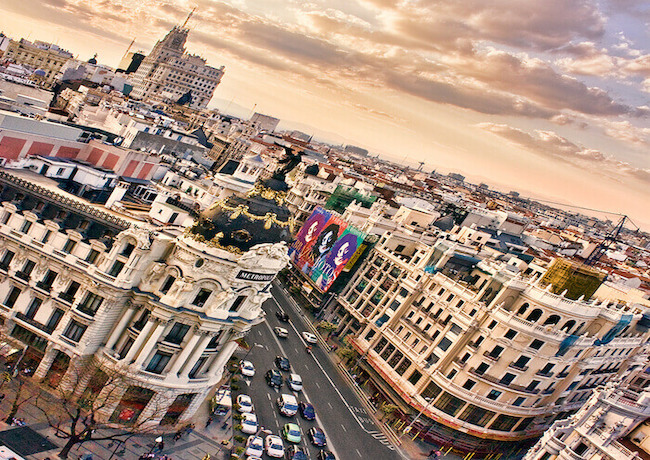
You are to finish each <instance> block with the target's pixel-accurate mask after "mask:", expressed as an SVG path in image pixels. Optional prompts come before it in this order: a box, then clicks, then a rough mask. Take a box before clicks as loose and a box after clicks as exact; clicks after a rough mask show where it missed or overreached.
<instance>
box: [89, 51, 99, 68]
mask: <svg viewBox="0 0 650 460" xmlns="http://www.w3.org/2000/svg"><path fill="white" fill-rule="evenodd" d="M88 64H95V65H97V53H95V55H94V56H93V57H91V58H90V59H88Z"/></svg>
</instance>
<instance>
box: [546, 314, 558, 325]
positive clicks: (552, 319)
mask: <svg viewBox="0 0 650 460" xmlns="http://www.w3.org/2000/svg"><path fill="white" fill-rule="evenodd" d="M559 322H560V317H559V316H558V315H551V316H549V317H548V318H546V321H544V324H543V326H549V325H550V326H553V325H555V324H557V323H559Z"/></svg>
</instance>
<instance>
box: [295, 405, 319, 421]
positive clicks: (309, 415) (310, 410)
mask: <svg viewBox="0 0 650 460" xmlns="http://www.w3.org/2000/svg"><path fill="white" fill-rule="evenodd" d="M298 411H299V412H300V416H301V417H302V418H304V419H305V420H314V419H315V418H316V411H315V410H314V406H312V405H311V404H309V403H306V402H301V403H300V404H298Z"/></svg>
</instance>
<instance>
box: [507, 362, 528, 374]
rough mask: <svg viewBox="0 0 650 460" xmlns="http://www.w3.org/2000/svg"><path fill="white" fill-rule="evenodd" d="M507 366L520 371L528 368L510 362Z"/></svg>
mask: <svg viewBox="0 0 650 460" xmlns="http://www.w3.org/2000/svg"><path fill="white" fill-rule="evenodd" d="M508 367H510V368H512V369H516V370H518V371H522V372H526V371H527V370H528V366H520V365H518V364H517V363H510V364H508Z"/></svg>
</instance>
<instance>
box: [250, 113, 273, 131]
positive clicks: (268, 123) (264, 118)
mask: <svg viewBox="0 0 650 460" xmlns="http://www.w3.org/2000/svg"><path fill="white" fill-rule="evenodd" d="M251 122H253V123H257V126H258V129H259V130H260V131H269V132H273V131H275V128H277V127H278V124H279V123H280V119H279V118H274V117H271V116H269V115H264V114H262V113H258V112H255V113H254V114H253V116H252V117H251Z"/></svg>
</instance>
